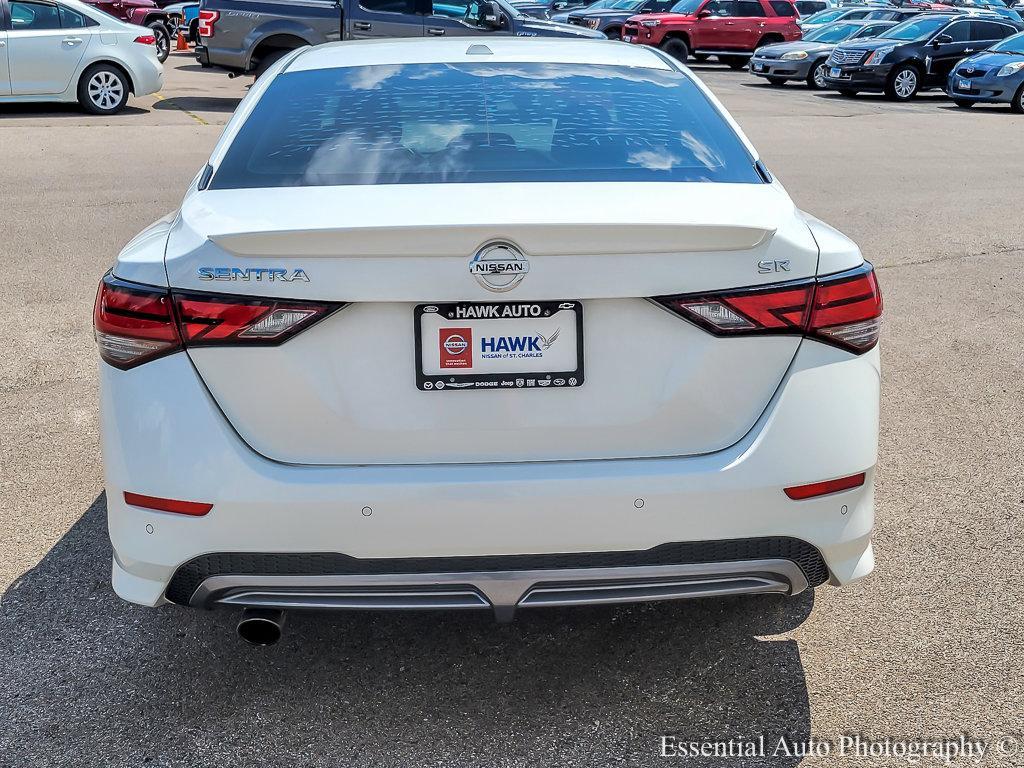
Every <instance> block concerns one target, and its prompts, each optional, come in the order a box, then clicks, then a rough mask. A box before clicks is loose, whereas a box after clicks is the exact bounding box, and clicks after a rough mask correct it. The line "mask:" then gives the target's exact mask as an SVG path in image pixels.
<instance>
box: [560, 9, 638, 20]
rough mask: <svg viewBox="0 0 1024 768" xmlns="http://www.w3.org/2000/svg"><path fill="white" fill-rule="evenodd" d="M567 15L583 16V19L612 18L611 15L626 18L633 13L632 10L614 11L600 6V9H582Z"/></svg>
mask: <svg viewBox="0 0 1024 768" xmlns="http://www.w3.org/2000/svg"><path fill="white" fill-rule="evenodd" d="M569 15H570V16H579V17H581V18H584V19H595V18H601V19H605V18H612V17H615V16H620V17H622V18H623V19H627V18H629V17H630V16H632V15H633V12H632V11H621V10H620V11H616V10H613V9H611V8H602V9H601V10H600V11H588V10H585V9H584V10H582V11H580V12H579V13H572V14H569Z"/></svg>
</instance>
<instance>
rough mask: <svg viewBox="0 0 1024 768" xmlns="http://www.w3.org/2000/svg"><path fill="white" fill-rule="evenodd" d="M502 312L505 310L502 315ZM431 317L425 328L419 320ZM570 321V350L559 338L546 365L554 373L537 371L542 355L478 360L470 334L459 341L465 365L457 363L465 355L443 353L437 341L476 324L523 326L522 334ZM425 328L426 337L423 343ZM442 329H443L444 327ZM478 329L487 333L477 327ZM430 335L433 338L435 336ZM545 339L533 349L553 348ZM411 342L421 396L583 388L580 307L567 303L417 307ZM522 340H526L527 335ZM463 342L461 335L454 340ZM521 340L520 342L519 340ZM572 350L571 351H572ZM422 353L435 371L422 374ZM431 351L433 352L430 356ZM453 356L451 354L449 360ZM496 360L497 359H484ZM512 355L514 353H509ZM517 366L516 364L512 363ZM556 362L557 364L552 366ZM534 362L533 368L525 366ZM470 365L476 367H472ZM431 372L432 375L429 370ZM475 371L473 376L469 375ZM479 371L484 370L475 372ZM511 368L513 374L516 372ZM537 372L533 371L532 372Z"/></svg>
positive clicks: (564, 339) (578, 303)
mask: <svg viewBox="0 0 1024 768" xmlns="http://www.w3.org/2000/svg"><path fill="white" fill-rule="evenodd" d="M506 308H509V309H508V310H507V311H506ZM425 315H431V317H430V318H428V320H427V321H426V322H425V321H424V316H425ZM570 315H571V316H572V317H573V319H574V326H575V336H576V338H575V345H573V344H572V340H571V339H570V338H568V337H562V338H561V340H562V342H563V344H567V346H563V347H560V348H559V349H558V350H556V354H554V355H553V359H554V360H556V362H553V363H552V364H551V365H554V366H555V367H558V368H559V370H543V367H544V366H543V362H542V361H543V354H542V355H541V356H540V357H535V356H533V355H534V353H533V352H532V351H530V352H529V354H530V355H531V356H530V357H526V356H525V354H526V352H525V350H524V351H523V354H520V355H519V356H518V357H508V358H499V360H500V361H502V362H504V363H505V364H504V365H502V362H496V361H495V360H493V359H491V360H481V359H479V358H480V356H481V354H482V353H480V354H478V353H477V351H476V349H475V348H474V346H473V339H474V338H479V337H476V336H474V335H473V333H472V332H471V333H470V334H469V335H470V338H469V340H468V341H467V340H466V339H465V338H463V341H464V342H465V343H466V344H467V345H468V353H469V365H468V366H467V365H465V364H464V362H462V363H459V361H458V360H457V359H454V358H458V357H459V356H463V357H464V356H465V353H466V349H465V348H463V349H462V350H459V351H455V350H457V349H458V348H457V345H456V346H453V347H451V348H450V350H451V351H450V350H449V349H445V348H444V344H445V342H446V341H448V340H449V339H446V338H444V337H443V334H444V331H446V330H453V329H454V330H457V331H459V330H464V329H466V328H468V329H470V330H471V331H472V329H476V328H479V327H481V325H482V324H487V323H495V322H496V321H506V322H505V323H504V324H503V325H504V327H507V326H508V325H510V324H513V323H516V324H520V325H523V326H525V328H524V329H523V331H525V332H529V331H531V330H532V329H531V328H530V325H529V321H530V320H535V321H537V322H539V323H542V324H543V323H546V324H548V325H551V322H550V321H551V320H557V318H558V317H559V316H562V317H564V318H565V319H568V317H569V316H570ZM425 325H428V326H429V327H428V328H426V330H427V331H428V332H429V335H427V336H426V338H425V333H424V331H425ZM445 326H447V328H446V327H445ZM482 327H487V326H486V325H483V326H482ZM557 329H558V330H559V335H561V333H564V331H563V330H562V325H557ZM435 331H436V335H435V333H434V332H435ZM546 332H547V334H548V336H547V337H546V338H543V337H542V338H541V339H539V340H538V341H537V344H538V345H540V346H542V347H543V344H544V342H546V341H550V342H551V343H549V344H548V347H544V348H543V349H542V350H541V352H544V351H546V350H547V349H548V348H551V347H552V346H553V345H554V344H556V343H557V340H556V339H552V337H551V331H550V330H548V331H546ZM413 334H414V335H413V338H414V340H415V350H416V360H415V366H416V368H415V370H416V388H417V389H420V390H422V391H434V392H437V391H446V390H447V391H451V390H460V389H465V390H477V391H479V390H503V389H574V388H577V387H580V386H582V385H583V382H584V366H583V302H581V301H578V300H573V299H566V300H562V301H509V302H489V301H485V302H479V301H462V302H438V303H433V304H417V305H416V307H415V309H414V311H413ZM527 335H531V334H529V333H527ZM532 335H536V336H540V334H539V332H536V331H533V334H532ZM459 336H460V337H464V336H465V334H459ZM524 338H525V337H524ZM573 346H574V347H575V348H573ZM424 350H428V354H431V355H433V354H436V355H437V359H438V365H437V366H431V370H425V366H424V357H425V355H424ZM435 350H436V352H435ZM453 352H454V354H453ZM489 354H498V353H494V352H492V353H489ZM513 354H514V353H513ZM517 360H518V361H521V362H516V361H517ZM559 360H560V361H561V363H562V364H559V363H558V362H557V361H559ZM535 361H536V362H537V363H538V365H530V363H533V362H535ZM446 362H447V363H459V365H458V366H457V367H448V368H445V369H444V370H443V371H442V370H440V369H441V367H442V366H443V365H444V364H445V363H446ZM474 363H476V365H474ZM494 366H497V367H499V368H508V369H510V370H486V369H487V368H493V367H494ZM434 368H437V369H438V370H433V369H434ZM474 368H475V369H476V370H473V369H474ZM481 368H483V369H485V370H480V369H481ZM516 368H519V369H518V370H516ZM538 369H539V370H538Z"/></svg>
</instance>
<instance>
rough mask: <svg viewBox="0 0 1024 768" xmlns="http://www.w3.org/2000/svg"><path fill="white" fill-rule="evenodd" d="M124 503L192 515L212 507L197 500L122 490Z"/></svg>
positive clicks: (197, 514)
mask: <svg viewBox="0 0 1024 768" xmlns="http://www.w3.org/2000/svg"><path fill="white" fill-rule="evenodd" d="M124 500H125V503H126V504H131V505H132V506H133V507H144V508H146V509H157V510H160V511H161V512H175V513H177V514H179V515H192V516H193V517H201V516H203V515H205V514H206V513H207V512H209V511H210V510H211V509H213V504H201V503H200V502H198V501H177V500H175V499H161V498H160V497H158V496H143V495H142V494H141V493H131V492H129V491H125V492H124Z"/></svg>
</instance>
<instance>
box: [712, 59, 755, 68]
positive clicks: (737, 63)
mask: <svg viewBox="0 0 1024 768" xmlns="http://www.w3.org/2000/svg"><path fill="white" fill-rule="evenodd" d="M718 60H719V61H720V62H722V63H723V64H725V66H727V67H728V68H729V69H743V68H744V67H745V66H747V62H748V61H750V57H749V56H719V57H718Z"/></svg>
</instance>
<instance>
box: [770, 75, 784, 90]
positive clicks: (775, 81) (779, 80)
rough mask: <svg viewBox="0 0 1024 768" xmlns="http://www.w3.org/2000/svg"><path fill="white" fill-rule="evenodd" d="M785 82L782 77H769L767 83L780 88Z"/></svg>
mask: <svg viewBox="0 0 1024 768" xmlns="http://www.w3.org/2000/svg"><path fill="white" fill-rule="evenodd" d="M785 84H786V78H784V77H769V78H768V85H773V86H775V87H776V88H781V87H782V86H784V85H785Z"/></svg>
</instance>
